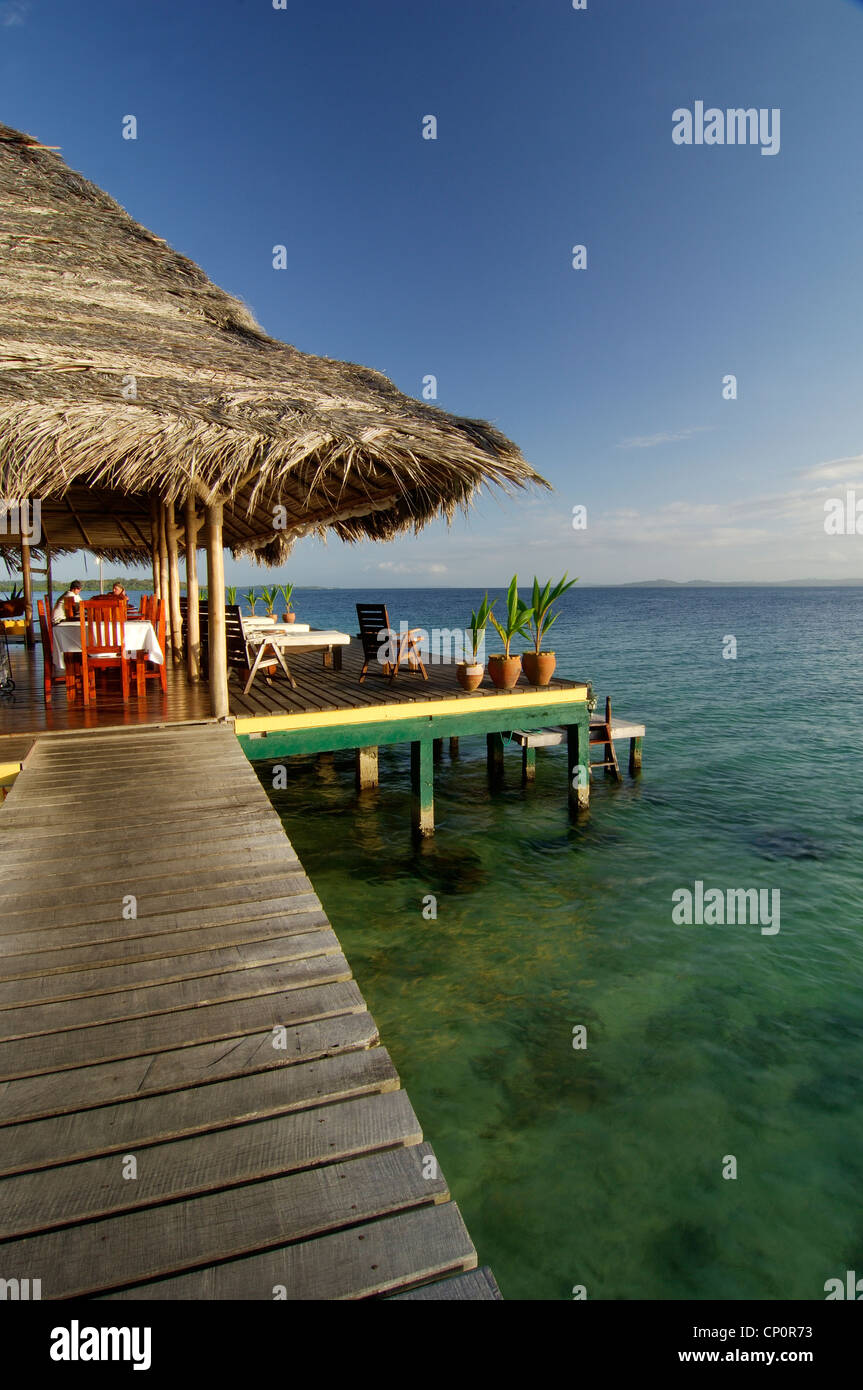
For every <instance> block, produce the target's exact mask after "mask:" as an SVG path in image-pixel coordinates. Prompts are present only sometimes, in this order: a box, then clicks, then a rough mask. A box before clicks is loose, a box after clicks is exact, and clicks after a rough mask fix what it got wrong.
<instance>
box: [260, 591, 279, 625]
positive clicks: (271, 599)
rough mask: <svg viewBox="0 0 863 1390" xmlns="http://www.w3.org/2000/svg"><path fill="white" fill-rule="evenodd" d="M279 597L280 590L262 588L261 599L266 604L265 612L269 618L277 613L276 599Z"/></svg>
mask: <svg viewBox="0 0 863 1390" xmlns="http://www.w3.org/2000/svg"><path fill="white" fill-rule="evenodd" d="M277 598H278V590H277V589H262V590H261V599H262V600H263V604H264V612H265V613H266V615H267V617H268V618H271V617H272V616H273V614H274V613H275V611H276V599H277Z"/></svg>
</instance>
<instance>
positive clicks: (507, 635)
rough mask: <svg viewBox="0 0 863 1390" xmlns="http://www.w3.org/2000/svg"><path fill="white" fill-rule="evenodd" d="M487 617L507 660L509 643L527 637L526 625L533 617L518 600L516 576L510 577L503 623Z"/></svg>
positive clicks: (490, 614)
mask: <svg viewBox="0 0 863 1390" xmlns="http://www.w3.org/2000/svg"><path fill="white" fill-rule="evenodd" d="M488 616H489V619H490V621H491V623H492V625H493V626H494V627H495V628H496V630H497V632H498V634H499V636H500V639H501V641H502V642H503V654H504V657H505V658H506V659H507V660H509V648H510V643H511V642H512V641H513V639H514V638H515V637H526V636H527V635H528V631H527V627H528V623H529V622H530V620H531V618H532V617H533V609H532V608H529V607H528V605H527V604H526V603H525V601H524V599H522V598H519V595H518V575H517V574H514V575H513V576H512V579H511V580H510V584H509V588H508V589H507V591H506V613H505V615H504V619H503V622H500V621H499V620H498V619H497V618H496V617H495V616H494V614H493V613H491V612H490V613H489V615H488Z"/></svg>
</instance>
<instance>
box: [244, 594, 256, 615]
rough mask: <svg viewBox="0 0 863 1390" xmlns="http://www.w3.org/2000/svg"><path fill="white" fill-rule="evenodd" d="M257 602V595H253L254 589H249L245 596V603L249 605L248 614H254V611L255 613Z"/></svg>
mask: <svg viewBox="0 0 863 1390" xmlns="http://www.w3.org/2000/svg"><path fill="white" fill-rule="evenodd" d="M257 601H258V595H257V594H256V593H255V590H254V589H250V590H249V592H248V593H247V594H246V603H247V604H248V605H249V612H250V613H254V611H255V604H256V603H257Z"/></svg>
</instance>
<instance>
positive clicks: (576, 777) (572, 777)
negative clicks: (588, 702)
mask: <svg viewBox="0 0 863 1390" xmlns="http://www.w3.org/2000/svg"><path fill="white" fill-rule="evenodd" d="M566 748H567V760H566V763H567V775H568V778H569V783H568V786H569V791H568V796H569V809H570V810H571V811H574V812H578V811H586V810H587V808H588V806H589V805H590V716H589V715H588V713H587V706H585V711H584V718H583V719H582V720H580V721H579V723H578V724H568V725H567V726H566Z"/></svg>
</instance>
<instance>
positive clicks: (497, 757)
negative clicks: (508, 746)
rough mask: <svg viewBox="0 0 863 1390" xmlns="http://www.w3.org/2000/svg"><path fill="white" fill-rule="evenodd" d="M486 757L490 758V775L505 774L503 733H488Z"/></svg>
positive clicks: (499, 775)
mask: <svg viewBox="0 0 863 1390" xmlns="http://www.w3.org/2000/svg"><path fill="white" fill-rule="evenodd" d="M485 747H486V757H487V760H488V775H489V777H502V776H503V735H502V734H486V736H485Z"/></svg>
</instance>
